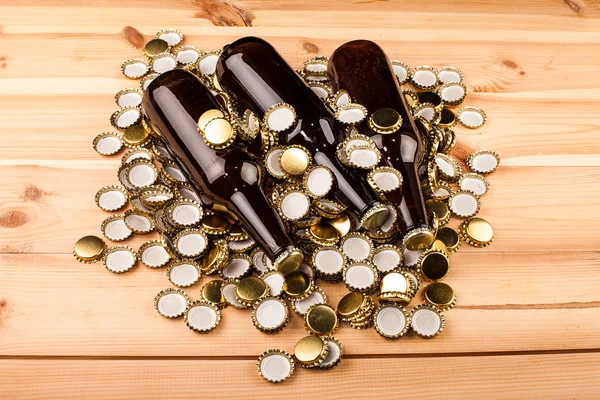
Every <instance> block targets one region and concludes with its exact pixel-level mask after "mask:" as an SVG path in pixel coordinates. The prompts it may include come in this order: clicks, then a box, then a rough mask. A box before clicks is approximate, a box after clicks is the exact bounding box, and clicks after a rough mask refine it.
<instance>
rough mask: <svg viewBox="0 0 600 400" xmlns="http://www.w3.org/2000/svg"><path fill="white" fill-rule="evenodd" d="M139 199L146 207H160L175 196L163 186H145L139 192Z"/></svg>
mask: <svg viewBox="0 0 600 400" xmlns="http://www.w3.org/2000/svg"><path fill="white" fill-rule="evenodd" d="M138 196H139V199H140V201H141V202H142V204H143V205H144V206H146V207H150V208H154V207H160V206H162V205H163V204H165V203H166V202H167V201H169V200H171V199H172V198H173V197H175V195H174V194H173V191H172V190H171V189H170V188H169V187H168V186H165V185H151V186H146V187H144V188H143V189H142V190H140V192H139V195H138Z"/></svg>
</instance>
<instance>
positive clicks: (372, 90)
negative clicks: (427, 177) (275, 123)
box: [327, 40, 434, 249]
mask: <svg viewBox="0 0 600 400" xmlns="http://www.w3.org/2000/svg"><path fill="white" fill-rule="evenodd" d="M327 70H328V74H329V77H330V80H331V83H332V84H333V86H334V89H336V90H341V89H343V90H346V91H347V92H348V94H349V95H350V97H351V98H352V101H354V102H356V103H358V104H361V105H363V106H364V107H366V109H367V111H368V112H369V115H370V116H371V117H370V120H368V119H367V120H364V121H362V122H361V123H359V124H357V125H356V127H355V128H356V129H357V131H358V132H359V133H360V134H363V135H366V136H369V137H370V138H371V139H372V140H373V142H375V144H376V145H377V147H378V148H379V150H380V152H381V154H382V159H381V164H380V165H385V166H389V167H392V168H395V169H397V170H398V171H400V173H401V174H402V178H403V179H402V182H403V183H402V187H401V190H396V191H392V192H389V193H387V194H386V197H387V199H388V200H389V201H390V202H391V203H392V204H394V205H395V206H396V207H397V209H398V213H399V215H400V217H401V218H399V221H398V226H399V228H400V231H401V232H402V233H403V235H404V240H403V241H404V245H405V246H406V247H407V248H409V249H422V248H427V247H429V246H430V245H431V244H432V243H433V240H434V232H433V231H432V229H431V226H430V222H431V221H430V219H429V218H428V215H427V212H426V210H425V202H424V199H423V193H422V191H421V184H420V181H419V175H418V169H419V166H420V164H421V162H422V161H423V159H424V157H425V155H424V146H423V142H422V138H421V136H420V132H419V130H418V129H417V127H416V126H415V123H414V121H413V118H412V115H411V114H410V112H409V111H408V107H407V106H406V103H405V101H404V96H403V95H402V91H401V89H400V87H399V85H398V81H397V79H396V75H395V74H394V70H393V69H392V65H391V64H390V60H389V59H388V58H387V56H386V55H385V53H384V52H383V50H382V49H381V47H379V46H378V45H377V44H375V43H373V42H371V41H368V40H355V41H352V42H348V43H346V44H343V45H342V46H340V47H338V48H337V49H336V50H335V51H334V52H333V54H332V55H331V57H330V59H329V63H328V68H327ZM378 127H380V128H382V129H379V128H378ZM386 127H392V129H388V130H386V129H385V128H386Z"/></svg>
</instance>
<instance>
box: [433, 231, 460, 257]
mask: <svg viewBox="0 0 600 400" xmlns="http://www.w3.org/2000/svg"><path fill="white" fill-rule="evenodd" d="M436 239H438V240H440V241H442V242H443V243H444V245H446V249H448V253H454V252H456V251H457V250H458V249H459V248H460V239H459V237H458V233H457V232H456V231H455V230H454V229H452V228H448V227H444V228H441V229H440V230H439V231H438V233H437V236H436Z"/></svg>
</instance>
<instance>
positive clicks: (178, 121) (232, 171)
mask: <svg viewBox="0 0 600 400" xmlns="http://www.w3.org/2000/svg"><path fill="white" fill-rule="evenodd" d="M143 107H144V111H145V114H146V116H147V118H148V120H149V122H150V124H151V125H152V127H153V128H154V129H155V130H156V131H157V132H159V133H160V134H161V135H162V138H163V139H164V141H165V143H166V144H167V146H168V148H169V152H170V153H171V155H172V156H173V157H175V159H176V161H177V162H178V163H179V164H180V165H181V167H182V170H184V171H186V173H187V174H188V175H189V177H188V178H189V180H190V181H191V182H192V183H193V185H194V186H195V187H196V188H198V189H199V190H201V191H203V192H204V193H206V194H207V195H208V197H209V198H210V199H211V200H212V201H213V202H214V203H218V204H223V205H225V206H226V207H227V208H228V209H229V210H231V211H233V212H234V213H235V214H236V215H237V217H238V218H239V220H240V222H241V223H242V225H243V227H244V229H246V231H247V232H248V234H249V235H250V236H251V237H252V238H253V239H254V240H255V241H256V242H257V243H258V244H259V246H260V247H261V248H262V249H263V251H264V252H265V254H267V256H268V257H269V258H271V259H272V260H278V259H279V260H278V261H279V262H278V263H277V264H278V265H279V266H280V268H279V269H280V270H283V271H291V270H294V269H295V268H296V267H297V266H298V265H299V264H300V263H301V262H302V253H301V252H300V251H299V250H297V249H296V247H295V245H294V243H293V241H292V240H291V239H290V237H289V236H288V234H287V232H286V230H285V227H284V225H283V222H282V221H281V219H280V217H279V215H278V214H277V213H276V211H275V210H273V209H272V208H271V206H270V204H269V203H268V201H267V199H266V197H265V193H264V191H263V187H262V185H261V184H262V170H261V167H260V165H258V164H257V163H256V161H255V160H254V159H252V158H251V157H250V156H249V155H248V154H247V153H246V152H244V151H242V150H239V149H238V148H236V147H227V148H224V149H220V150H215V149H214V148H211V147H209V146H208V145H207V143H206V142H205V140H204V138H203V137H202V136H201V134H200V133H199V131H198V121H199V118H200V116H202V115H203V114H204V113H205V112H206V111H209V110H218V109H219V104H218V103H217V102H216V100H215V98H214V96H213V95H212V93H211V92H210V90H209V89H208V88H207V87H206V86H204V85H203V84H202V83H201V82H200V80H199V79H198V78H197V77H196V76H194V75H193V74H192V73H190V72H187V71H183V70H173V71H169V72H166V73H164V74H162V75H160V76H159V77H158V78H156V79H155V80H154V81H153V82H152V83H151V84H150V86H149V87H148V89H147V90H146V92H145V94H144V99H143Z"/></svg>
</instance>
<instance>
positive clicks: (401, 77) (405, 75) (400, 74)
mask: <svg viewBox="0 0 600 400" xmlns="http://www.w3.org/2000/svg"><path fill="white" fill-rule="evenodd" d="M391 63H392V69H393V70H394V74H396V78H397V79H398V83H399V84H400V85H403V84H405V83H406V82H408V81H409V80H410V77H411V76H412V71H411V70H410V67H409V66H408V65H406V64H405V63H403V62H402V61H398V60H392V61H391Z"/></svg>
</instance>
